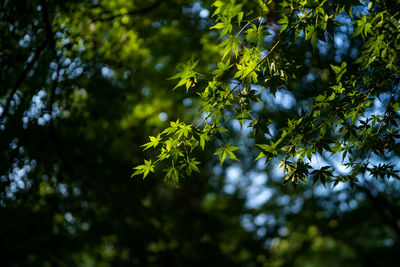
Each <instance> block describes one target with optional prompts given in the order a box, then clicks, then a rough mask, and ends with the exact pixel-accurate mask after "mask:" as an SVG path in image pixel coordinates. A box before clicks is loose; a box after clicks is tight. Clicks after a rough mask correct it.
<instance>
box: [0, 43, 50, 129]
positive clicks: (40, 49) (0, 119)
mask: <svg viewBox="0 0 400 267" xmlns="http://www.w3.org/2000/svg"><path fill="white" fill-rule="evenodd" d="M48 41H49V40H48V38H46V39H45V40H44V41H43V43H42V44H41V45H40V46H39V47H38V48H37V49H36V51H35V55H34V56H33V58H32V60H31V61H30V62H28V63H27V64H26V66H25V69H24V71H23V72H22V73H21V75H20V76H19V77H18V78H17V82H16V83H15V85H14V86H13V88H12V90H11V92H10V94H9V95H8V98H7V100H6V103H5V105H4V108H3V112H2V113H1V115H0V123H2V122H3V123H5V118H6V117H7V114H8V110H9V108H10V105H11V100H12V99H13V98H14V95H15V93H16V92H17V90H18V88H19V87H20V86H21V84H22V83H23V82H24V80H25V79H26V76H27V75H28V72H29V71H30V70H31V69H32V67H33V65H34V64H35V62H36V61H38V59H39V57H40V55H41V54H42V52H43V50H44V49H45V48H46V45H47V42H48ZM27 61H28V60H27Z"/></svg>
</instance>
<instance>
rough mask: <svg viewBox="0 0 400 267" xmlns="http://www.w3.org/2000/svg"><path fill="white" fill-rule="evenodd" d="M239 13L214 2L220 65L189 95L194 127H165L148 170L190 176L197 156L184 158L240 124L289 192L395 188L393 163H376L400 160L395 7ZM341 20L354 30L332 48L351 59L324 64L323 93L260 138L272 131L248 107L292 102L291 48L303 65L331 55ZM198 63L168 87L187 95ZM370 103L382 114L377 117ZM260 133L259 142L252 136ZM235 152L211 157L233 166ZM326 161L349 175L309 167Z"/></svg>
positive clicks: (266, 5)
mask: <svg viewBox="0 0 400 267" xmlns="http://www.w3.org/2000/svg"><path fill="white" fill-rule="evenodd" d="M245 4H246V3H245V2H244V3H237V2H236V1H221V0H218V1H214V3H213V6H214V7H215V11H214V13H213V17H214V18H215V21H216V24H215V25H214V26H212V27H210V29H214V30H218V32H219V39H220V40H221V42H220V45H219V47H220V48H221V55H222V57H221V59H220V61H219V62H218V63H217V64H216V69H215V70H213V71H211V76H210V77H204V79H206V81H207V82H205V83H206V85H205V88H204V90H202V89H200V88H198V86H196V87H195V88H194V89H197V91H198V95H199V98H198V100H197V101H198V102H199V103H200V104H199V111H198V118H197V123H195V124H193V125H191V124H188V125H186V124H184V123H182V122H181V123H179V121H177V122H176V123H171V127H170V128H168V129H167V130H165V131H164V132H162V134H161V135H159V136H160V137H161V139H160V140H158V143H159V144H160V146H159V148H158V149H159V150H160V152H157V153H156V154H158V158H157V160H156V161H154V162H153V163H152V165H151V167H152V168H153V167H155V166H156V165H157V164H159V163H161V162H162V161H164V160H167V159H168V161H167V162H168V163H166V164H167V165H170V164H172V166H177V172H176V173H174V180H175V181H177V177H180V176H182V175H183V173H184V170H186V172H187V173H190V172H191V167H190V165H189V164H188V160H189V159H190V158H191V157H192V154H193V153H197V152H193V151H196V149H198V146H199V145H201V148H202V149H204V143H205V141H211V140H214V139H215V137H217V138H218V137H220V136H221V134H222V132H224V131H226V129H225V128H224V127H223V124H224V123H227V122H229V121H233V120H238V121H239V122H240V124H241V125H242V126H243V124H244V123H247V122H248V126H249V127H252V128H253V129H254V136H255V135H257V134H266V135H269V136H270V137H271V138H269V137H268V138H266V140H265V139H264V140H263V143H261V144H257V146H258V147H259V148H261V152H260V153H259V156H258V157H257V158H256V159H260V158H264V157H265V158H266V159H267V161H271V160H272V159H274V158H280V159H282V160H281V164H280V165H279V167H280V168H282V170H283V173H284V180H285V181H290V182H291V183H292V184H293V185H296V184H298V183H299V182H304V183H307V181H308V180H310V179H311V180H312V181H313V183H315V182H316V181H320V182H321V183H322V184H324V185H325V183H326V182H333V183H334V185H337V184H338V183H340V182H350V183H351V184H354V182H357V181H358V178H357V177H358V176H359V175H360V174H364V173H366V174H368V175H371V176H373V177H374V178H377V179H378V178H382V179H389V178H395V179H400V176H399V174H398V172H399V170H397V169H395V164H394V163H393V162H389V163H382V160H384V158H385V157H386V156H387V155H390V156H391V157H393V156H395V155H397V156H398V155H399V153H400V146H399V142H398V138H400V133H399V131H400V129H399V128H398V122H397V121H398V119H399V118H400V117H399V111H400V109H399V104H398V103H399V100H400V92H399V90H398V87H399V82H400V76H399V70H400V65H399V63H400V57H399V55H398V51H399V49H400V30H399V29H400V28H399V27H400V26H399V21H400V20H399V14H400V13H399V11H398V7H399V6H398V4H396V5H395V6H392V7H391V8H389V9H388V8H387V7H388V5H389V3H388V2H386V1H376V2H359V1H351V2H346V1H343V2H342V1H336V2H331V1H302V0H301V1H300V0H299V1H280V2H279V3H276V2H275V1H267V2H263V1H258V5H257V9H256V10H257V11H254V10H253V11H252V12H248V10H249V9H246V7H245ZM366 4H367V5H368V6H366ZM354 10H357V12H355V11H354ZM344 20H349V21H350V22H351V24H352V25H353V27H354V30H353V33H352V34H351V36H348V37H346V36H344V37H343V36H342V37H341V38H350V39H351V40H353V41H354V42H356V41H357V42H359V43H360V45H359V49H358V54H357V55H356V56H355V57H354V59H353V58H347V59H346V60H341V59H338V60H336V61H337V64H331V65H330V67H331V70H330V71H329V74H327V75H325V76H328V77H324V79H325V80H324V84H323V87H321V88H317V90H316V91H315V94H314V95H312V96H310V97H309V98H308V99H303V101H302V102H301V103H298V107H297V110H295V112H296V114H295V116H293V117H292V118H289V119H288V120H287V124H286V125H285V126H283V127H279V128H278V129H276V132H275V133H273V134H271V133H270V132H269V128H270V126H276V125H277V124H276V122H275V121H273V120H271V119H270V118H268V117H265V115H264V114H263V111H262V112H258V111H257V110H255V109H254V108H253V106H254V103H255V102H261V100H260V97H261V95H262V94H263V90H268V91H269V93H271V94H273V95H275V94H276V92H277V91H279V90H282V89H285V90H287V91H289V92H292V93H293V94H296V90H297V88H298V83H299V82H300V81H299V79H301V77H302V76H301V75H302V73H304V68H307V66H304V65H303V62H300V61H298V60H296V55H297V53H298V52H297V51H296V47H298V46H299V44H300V43H301V44H307V45H309V46H310V51H312V52H311V58H313V57H315V56H314V55H318V54H320V53H321V52H320V51H321V49H323V48H324V47H329V46H334V43H335V39H337V38H339V37H337V33H338V32H340V29H341V27H342V26H343V23H342V22H341V21H344ZM267 37H268V41H266V40H267V39H266V38H267ZM197 63H198V61H196V63H195V64H194V63H188V65H187V66H188V67H187V68H185V69H184V70H183V71H181V72H180V73H178V74H177V75H175V76H174V77H175V78H181V80H180V81H179V82H178V84H177V85H176V87H180V86H182V85H185V84H186V89H187V90H189V88H191V87H192V82H191V81H193V80H196V79H197V76H198V74H197V73H196V72H195V71H194V70H193V68H194V67H195V66H196V65H197ZM310 70H311V69H310ZM311 75H313V76H318V74H315V73H314V74H313V73H311ZM320 78H321V79H322V76H321V77H320ZM377 103H379V104H380V105H384V106H385V108H377ZM195 120H196V119H195ZM260 120H263V122H262V123H260ZM261 124H262V125H261ZM172 125H176V126H175V127H174V126H172ZM259 126H261V127H262V130H261V132H257V130H259ZM222 139H223V138H222ZM237 149H238V148H237V147H233V146H230V144H225V145H222V146H221V148H220V149H218V150H217V152H216V153H215V155H219V157H220V162H221V164H222V163H223V162H224V160H225V158H226V156H228V157H230V158H232V159H235V160H237V158H236V156H235V155H234V153H233V151H235V150H237ZM335 154H338V155H340V156H341V157H342V163H343V164H344V165H345V166H346V167H347V168H348V171H347V173H346V174H345V175H343V174H342V173H340V172H339V171H337V170H335V168H334V167H333V166H329V165H327V166H322V167H318V166H315V165H311V164H310V163H312V162H315V161H318V158H321V157H326V156H327V155H329V156H332V155H335ZM169 162H170V163H169ZM141 166H142V167H143V166H144V165H141ZM140 168H141V167H140ZM166 170H169V169H166ZM168 177H171V176H170V175H169V176H168Z"/></svg>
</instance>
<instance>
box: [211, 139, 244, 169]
mask: <svg viewBox="0 0 400 267" xmlns="http://www.w3.org/2000/svg"><path fill="white" fill-rule="evenodd" d="M238 149H239V147H236V146H231V144H230V143H228V144H226V145H225V146H223V147H221V148H219V149H218V150H217V151H216V152H215V153H214V155H219V160H220V163H221V165H222V163H223V162H224V161H225V158H226V156H228V158H230V159H233V160H237V161H239V160H238V159H237V157H236V155H235V154H234V153H233V152H234V151H236V150H238Z"/></svg>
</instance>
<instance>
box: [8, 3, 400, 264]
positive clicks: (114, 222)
mask: <svg viewBox="0 0 400 267" xmlns="http://www.w3.org/2000/svg"><path fill="white" fill-rule="evenodd" d="M211 4H212V1H207V0H205V1H192V0H168V1H167V0H165V1H163V0H153V1H134V0H130V1H126V0H111V1H102V0H92V1H89V0H87V1H78V0H71V1H57V0H52V1H46V0H4V1H2V3H0V32H1V38H0V68H1V72H0V79H1V81H0V84H1V87H0V89H1V92H0V93H1V94H0V100H1V107H0V111H1V113H0V114H1V115H0V151H1V153H0V236H1V240H2V241H1V242H0V255H1V264H0V265H2V266H125V265H126V266H204V265H208V266H396V263H397V262H398V257H397V254H396V253H397V252H398V251H399V249H400V247H399V238H400V226H399V218H400V209H399V207H400V193H399V192H400V191H399V184H398V183H394V182H392V181H388V180H385V181H367V180H366V181H365V182H363V183H360V184H359V185H357V186H356V187H355V188H349V187H348V186H347V185H340V186H338V187H336V188H335V189H330V186H328V188H326V189H325V188H323V187H322V185H319V186H314V187H312V186H301V187H298V188H296V189H293V188H292V187H287V186H285V185H282V180H281V176H280V175H279V174H277V173H276V170H275V168H274V167H273V165H274V164H269V165H267V166H266V167H265V166H264V165H263V164H259V163H257V162H253V160H252V159H253V158H255V157H256V155H257V152H256V151H254V150H255V149H254V140H250V139H249V138H247V136H248V135H249V132H248V131H246V130H245V129H244V128H243V129H242V130H241V128H240V127H239V126H238V125H239V123H238V122H233V123H227V125H226V128H228V129H229V134H228V135H227V138H230V139H232V141H233V142H235V144H239V145H242V146H243V148H242V149H241V150H239V152H240V154H241V155H242V157H241V162H240V163H232V162H228V164H227V165H224V167H220V166H219V164H218V159H217V158H210V156H209V155H211V154H212V153H213V152H214V151H215V146H213V145H212V144H211V145H209V146H208V147H206V150H205V151H204V152H201V153H199V154H198V155H197V158H198V159H199V161H201V162H202V163H203V164H202V166H201V168H200V173H193V174H192V176H191V177H188V178H187V179H186V180H182V182H181V184H180V185H179V187H177V186H176V185H175V184H172V183H170V182H164V181H163V180H162V175H163V174H161V176H158V175H157V173H156V174H151V175H149V177H148V178H146V180H141V179H140V178H134V179H131V178H130V175H131V174H132V167H133V166H135V165H137V164H138V163H141V162H143V158H144V155H143V152H142V149H141V148H140V145H141V144H143V143H145V142H147V140H148V136H149V135H156V134H157V133H158V132H159V129H160V128H165V127H166V126H167V125H169V120H176V119H178V118H179V119H180V120H182V121H190V120H192V119H193V117H194V115H195V113H196V110H197V108H198V105H197V104H196V93H195V92H194V91H195V90H191V92H189V93H185V92H184V90H175V91H174V92H172V91H171V89H172V88H173V87H174V85H175V84H174V83H173V82H171V81H170V80H168V79H167V78H168V77H171V76H172V75H173V74H174V72H175V71H176V66H177V65H178V63H179V62H182V61H184V60H188V59H190V58H191V57H193V56H195V57H196V58H199V59H200V62H201V64H200V65H199V66H200V69H199V70H198V71H199V72H200V73H209V71H210V69H212V68H213V67H214V65H213V64H214V63H215V62H218V59H219V58H220V56H221V53H222V51H220V49H219V48H218V35H217V34H216V33H215V32H212V31H210V30H209V27H210V26H212V25H213V20H212V18H211V14H212V8H211ZM243 4H244V7H245V9H246V10H252V9H253V8H255V6H256V4H257V1H251V0H248V1H243ZM274 19H278V18H274ZM349 27H350V26H349ZM343 31H344V32H341V33H338V36H341V38H343V39H344V40H345V41H344V43H345V45H344V46H343V45H342V46H330V47H329V48H328V50H327V51H325V52H324V53H314V54H313V57H312V58H310V54H311V53H310V51H308V49H310V47H309V46H307V45H305V44H304V43H302V42H299V44H298V50H296V52H297V53H298V57H296V60H297V61H304V66H306V67H305V68H304V78H303V80H299V82H298V85H296V86H297V88H298V90H296V92H285V91H282V92H278V93H277V94H278V98H279V96H280V97H282V98H284V97H287V98H289V100H290V99H295V101H299V102H300V101H302V99H307V98H309V97H310V95H313V94H315V92H313V91H314V90H318V89H317V88H323V86H324V84H325V85H326V84H327V77H326V76H327V74H326V72H327V71H326V69H327V68H328V66H329V64H331V63H332V62H335V57H336V56H338V55H340V56H341V57H342V59H345V58H346V57H353V56H354V55H353V54H354V53H356V52H357V47H358V46H359V45H360V43H359V42H357V40H358V39H354V40H353V39H352V41H351V42H350V41H349V39H348V38H347V39H346V35H349V34H350V33H351V29H348V28H346V27H345V28H344V30H343ZM343 47H344V48H343ZM352 53H353V54H352ZM310 73H311V74H313V75H314V74H318V75H316V77H318V78H315V76H310ZM324 73H325V74H324ZM204 82H205V81H202V80H199V83H198V85H197V86H199V87H201V86H202V83H204ZM296 86H293V87H296ZM263 100H264V101H266V102H268V101H270V103H269V105H270V106H269V108H264V109H265V113H266V115H268V116H269V117H270V118H271V119H273V120H275V121H276V123H277V124H278V125H279V123H281V124H284V123H286V121H287V118H288V117H291V116H292V114H293V110H294V104H290V103H291V102H290V101H287V102H286V104H282V102H276V103H274V100H272V101H271V100H270V99H263ZM293 101H294V100H293ZM293 101H292V102H293ZM271 102H272V103H271ZM288 103H289V104H288ZM256 142H257V141H256ZM249 155H253V156H252V157H250V156H249Z"/></svg>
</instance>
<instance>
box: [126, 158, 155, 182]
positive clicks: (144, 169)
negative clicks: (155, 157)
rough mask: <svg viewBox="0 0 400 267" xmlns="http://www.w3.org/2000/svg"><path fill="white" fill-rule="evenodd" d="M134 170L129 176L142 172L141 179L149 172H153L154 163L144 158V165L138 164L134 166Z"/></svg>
mask: <svg viewBox="0 0 400 267" xmlns="http://www.w3.org/2000/svg"><path fill="white" fill-rule="evenodd" d="M134 169H135V170H136V171H135V172H134V173H133V174H132V176H131V177H133V176H135V175H139V174H143V179H144V178H146V176H147V175H148V174H149V172H154V165H153V164H152V163H151V159H150V160H144V165H139V166H137V167H135V168H134Z"/></svg>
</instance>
